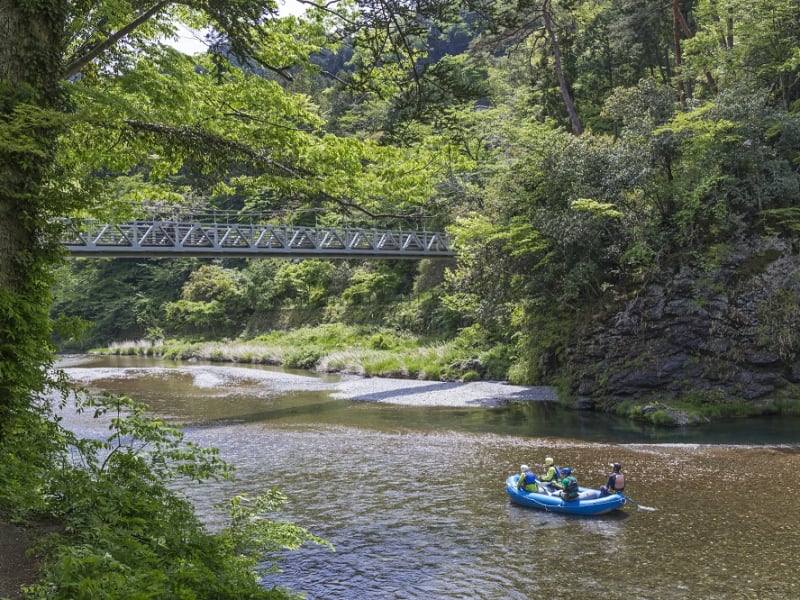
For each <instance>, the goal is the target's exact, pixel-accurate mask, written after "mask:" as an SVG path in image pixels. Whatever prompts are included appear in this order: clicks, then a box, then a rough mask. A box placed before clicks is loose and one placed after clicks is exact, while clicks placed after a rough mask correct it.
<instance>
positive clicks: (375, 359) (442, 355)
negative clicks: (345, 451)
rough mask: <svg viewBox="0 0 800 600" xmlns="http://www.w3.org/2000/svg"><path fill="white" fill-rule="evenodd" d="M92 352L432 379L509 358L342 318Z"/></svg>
mask: <svg viewBox="0 0 800 600" xmlns="http://www.w3.org/2000/svg"><path fill="white" fill-rule="evenodd" d="M93 352H96V353H101V354H115V355H127V356H153V357H158V358H164V359H168V360H192V359H196V360H205V361H213V362H238V363H253V364H269V365H283V366H285V367H289V368H298V369H313V370H318V371H326V372H340V373H355V374H358V375H364V376H369V377H409V378H413V379H425V380H432V381H448V380H456V379H458V380H465V381H474V380H477V379H495V380H505V379H506V372H507V368H508V363H509V361H508V360H504V359H502V357H501V358H498V355H499V354H501V353H498V351H497V350H486V351H480V350H477V349H476V348H475V345H474V344H472V343H470V342H468V341H467V340H465V339H464V338H459V339H455V340H448V341H430V340H422V339H420V338H416V337H414V336H411V335H408V334H401V333H397V332H396V331H393V330H390V329H377V328H369V327H354V326H348V325H342V324H326V325H320V326H317V327H304V328H300V329H294V330H291V331H273V332H269V333H266V334H263V335H259V336H257V337H253V338H250V339H236V340H223V341H185V340H159V341H156V342H153V341H147V340H139V341H125V342H117V343H114V344H111V345H110V346H109V347H107V348H100V349H95V350H93Z"/></svg>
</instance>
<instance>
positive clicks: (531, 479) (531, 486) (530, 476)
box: [517, 465, 539, 492]
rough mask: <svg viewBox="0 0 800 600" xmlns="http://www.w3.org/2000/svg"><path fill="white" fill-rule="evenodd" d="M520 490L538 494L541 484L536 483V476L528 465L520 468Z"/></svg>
mask: <svg viewBox="0 0 800 600" xmlns="http://www.w3.org/2000/svg"><path fill="white" fill-rule="evenodd" d="M517 489H518V490H525V491H526V492H538V491H539V484H538V483H536V475H535V474H534V473H533V471H531V468H530V467H529V466H528V465H520V467H519V481H518V482H517Z"/></svg>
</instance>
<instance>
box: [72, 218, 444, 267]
mask: <svg viewBox="0 0 800 600" xmlns="http://www.w3.org/2000/svg"><path fill="white" fill-rule="evenodd" d="M62 223H63V225H64V233H63V236H62V242H63V244H64V245H65V246H66V248H67V249H68V250H69V251H70V253H71V254H72V255H74V256H82V257H97V258H101V257H114V258H123V257H148V258H149V257H152V258H163V257H175V256H193V257H206V258H208V257H217V258H220V257H237V258H340V259H346V258H387V259H414V260H418V259H421V258H450V257H453V256H455V252H454V251H453V249H452V246H451V243H450V239H449V237H448V236H447V234H445V233H440V232H431V231H390V230H377V229H361V228H350V227H343V228H336V227H304V226H294V225H267V224H254V223H252V222H250V223H230V222H225V223H222V222H212V223H204V222H197V221H193V220H185V219H163V220H160V219H153V220H135V221H131V222H127V223H103V222H100V221H96V220H89V219H63V220H62Z"/></svg>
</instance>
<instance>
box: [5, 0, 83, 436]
mask: <svg viewBox="0 0 800 600" xmlns="http://www.w3.org/2000/svg"><path fill="white" fill-rule="evenodd" d="M67 4H68V2H67V0H48V1H41V0H40V1H37V2H30V1H29V0H0V127H2V128H3V129H4V130H5V131H4V132H3V134H4V135H2V136H0V182H2V185H0V332H2V333H0V364H2V368H0V442H2V440H3V437H4V436H3V431H4V427H5V425H6V424H7V422H8V419H9V416H10V415H11V413H13V412H14V411H15V410H16V409H20V408H24V407H25V406H26V405H27V404H26V403H27V402H29V400H30V399H29V395H30V393H31V391H33V392H34V393H35V392H36V391H37V390H41V388H42V387H43V385H44V381H45V375H44V372H43V368H42V367H43V366H45V365H46V364H47V363H48V361H49V360H50V359H49V356H50V352H49V344H48V341H49V323H48V319H47V313H48V309H49V306H48V304H49V285H48V279H47V273H48V270H49V265H48V264H47V260H48V257H49V256H50V250H49V249H48V247H47V243H46V236H45V231H46V220H45V211H46V210H47V209H48V208H49V206H48V202H47V200H46V195H45V194H44V193H43V181H44V178H45V175H46V173H47V171H48V169H49V168H50V167H51V165H52V157H53V154H54V147H55V143H56V136H57V134H58V132H57V130H56V129H55V128H54V127H53V125H52V124H53V122H54V120H53V119H51V118H50V117H52V115H53V113H52V112H49V111H54V110H57V109H58V108H59V93H58V89H59V73H60V70H61V57H62V44H63V40H64V31H63V29H64V23H65V21H66V12H67ZM22 114H25V115H26V116H25V117H24V118H23V117H22V116H21V115H22Z"/></svg>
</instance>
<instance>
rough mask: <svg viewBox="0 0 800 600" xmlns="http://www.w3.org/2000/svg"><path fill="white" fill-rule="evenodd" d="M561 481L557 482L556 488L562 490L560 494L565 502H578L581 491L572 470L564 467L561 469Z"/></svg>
mask: <svg viewBox="0 0 800 600" xmlns="http://www.w3.org/2000/svg"><path fill="white" fill-rule="evenodd" d="M561 474H562V475H563V476H564V477H562V479H561V481H558V482H556V484H555V485H556V487H557V488H558V489H560V490H561V492H559V494H560V495H561V497H562V498H563V499H564V500H567V501H569V500H577V499H578V494H579V493H580V490H579V489H578V480H577V479H576V478H575V476H574V475H573V474H572V469H570V468H569V467H564V468H563V469H561Z"/></svg>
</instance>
